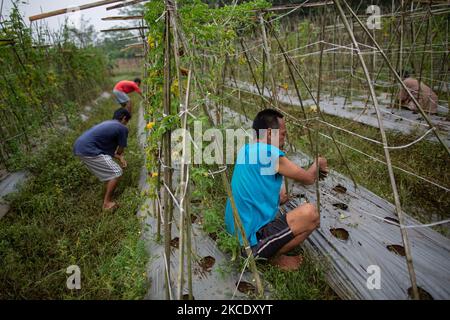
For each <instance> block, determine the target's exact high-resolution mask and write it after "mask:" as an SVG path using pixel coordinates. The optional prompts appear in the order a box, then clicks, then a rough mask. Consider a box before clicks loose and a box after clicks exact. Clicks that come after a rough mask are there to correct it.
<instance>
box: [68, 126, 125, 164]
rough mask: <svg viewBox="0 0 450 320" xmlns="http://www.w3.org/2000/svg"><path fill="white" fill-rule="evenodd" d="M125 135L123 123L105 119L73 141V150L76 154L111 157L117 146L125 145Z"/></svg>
mask: <svg viewBox="0 0 450 320" xmlns="http://www.w3.org/2000/svg"><path fill="white" fill-rule="evenodd" d="M127 137H128V128H127V127H126V126H125V125H123V124H121V123H120V122H119V121H117V120H107V121H104V122H102V123H99V124H97V125H95V126H94V127H92V128H91V129H89V130H87V131H85V132H84V133H83V134H82V135H81V136H80V137H79V138H78V139H77V140H76V141H75V144H74V148H73V152H74V154H75V155H78V156H91V157H94V156H98V155H100V154H107V155H110V156H111V157H113V156H114V153H115V151H116V149H117V147H118V146H120V147H126V146H127Z"/></svg>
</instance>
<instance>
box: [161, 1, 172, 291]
mask: <svg viewBox="0 0 450 320" xmlns="http://www.w3.org/2000/svg"><path fill="white" fill-rule="evenodd" d="M167 6H168V1H167V0H166V8H167ZM164 42H165V43H164V45H165V47H164V88H163V90H164V100H163V105H164V113H165V114H166V115H170V114H171V112H170V11H169V10H166V15H165V39H164ZM170 136H171V132H170V130H167V131H166V132H165V133H164V135H163V157H164V162H165V163H166V165H165V166H164V183H165V184H166V185H167V187H168V188H171V187H172V171H171V163H172V161H171V152H170V145H171V137H170ZM171 218H172V198H171V196H170V194H169V192H168V190H165V193H164V249H165V250H164V252H165V260H166V299H170V296H171V294H170V286H171V280H170V240H171V226H172V224H171Z"/></svg>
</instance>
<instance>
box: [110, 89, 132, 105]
mask: <svg viewBox="0 0 450 320" xmlns="http://www.w3.org/2000/svg"><path fill="white" fill-rule="evenodd" d="M113 93H114V95H115V96H116V101H117V103H118V104H120V105H121V106H124V105H125V104H127V103H128V101H130V97H128V95H127V94H126V93H125V92H122V91H119V90H113Z"/></svg>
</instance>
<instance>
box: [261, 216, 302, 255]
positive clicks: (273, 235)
mask: <svg viewBox="0 0 450 320" xmlns="http://www.w3.org/2000/svg"><path fill="white" fill-rule="evenodd" d="M256 239H257V240H258V243H257V244H256V245H254V246H253V247H252V251H253V255H254V256H255V257H256V258H264V259H269V258H271V257H273V256H274V255H275V254H276V253H277V252H278V251H279V250H280V249H281V248H282V247H283V246H284V245H285V244H286V243H288V242H289V241H291V240H292V239H294V234H293V233H292V231H291V229H290V228H289V225H288V223H287V221H286V215H285V214H283V215H279V216H277V217H276V218H275V220H273V221H272V222H269V223H268V224H266V225H265V226H264V227H262V228H261V229H259V230H258V232H257V233H256Z"/></svg>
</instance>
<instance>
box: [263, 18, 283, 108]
mask: <svg viewBox="0 0 450 320" xmlns="http://www.w3.org/2000/svg"><path fill="white" fill-rule="evenodd" d="M259 23H260V25H261V34H262V38H263V48H264V53H265V57H266V63H267V69H268V72H269V78H270V82H271V84H272V100H273V104H274V105H275V106H276V107H278V91H277V86H276V84H275V79H274V77H273V66H272V61H271V57H270V45H269V41H268V39H267V32H266V25H265V23H264V18H263V16H262V14H261V13H260V14H259Z"/></svg>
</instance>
